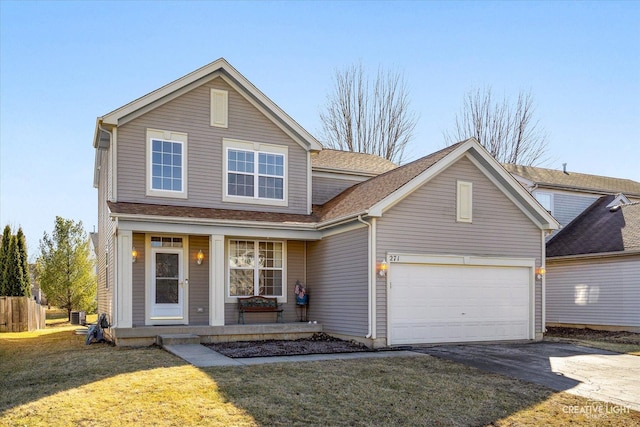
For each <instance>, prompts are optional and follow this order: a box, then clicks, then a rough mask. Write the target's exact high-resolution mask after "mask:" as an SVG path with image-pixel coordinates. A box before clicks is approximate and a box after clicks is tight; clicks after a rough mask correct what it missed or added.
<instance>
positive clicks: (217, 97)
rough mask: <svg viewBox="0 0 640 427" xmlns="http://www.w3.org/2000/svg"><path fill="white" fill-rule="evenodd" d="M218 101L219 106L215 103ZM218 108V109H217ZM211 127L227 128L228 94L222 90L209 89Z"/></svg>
mask: <svg viewBox="0 0 640 427" xmlns="http://www.w3.org/2000/svg"><path fill="white" fill-rule="evenodd" d="M217 101H219V102H220V104H219V103H218V102H217ZM217 107H220V108H217ZM210 124H211V126H213V127H218V128H228V127H229V92H227V91H226V90H222V89H211V123H210Z"/></svg>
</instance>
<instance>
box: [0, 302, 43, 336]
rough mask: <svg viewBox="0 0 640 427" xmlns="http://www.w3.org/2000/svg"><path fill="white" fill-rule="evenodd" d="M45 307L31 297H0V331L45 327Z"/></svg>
mask: <svg viewBox="0 0 640 427" xmlns="http://www.w3.org/2000/svg"><path fill="white" fill-rule="evenodd" d="M45 317H46V315H45V309H44V306H42V305H40V304H38V303H37V302H35V301H34V300H33V299H31V298H29V297H0V332H24V331H35V330H36V329H44V327H45Z"/></svg>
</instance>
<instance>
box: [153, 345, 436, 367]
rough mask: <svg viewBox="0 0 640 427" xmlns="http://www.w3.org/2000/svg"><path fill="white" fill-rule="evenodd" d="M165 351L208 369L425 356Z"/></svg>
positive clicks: (183, 347) (185, 348) (184, 348)
mask: <svg viewBox="0 0 640 427" xmlns="http://www.w3.org/2000/svg"><path fill="white" fill-rule="evenodd" d="M164 349H165V350H167V351H168V352H169V353H171V354H174V355H176V356H178V357H179V358H181V359H183V360H185V361H187V362H189V363H190V364H192V365H193V366H197V367H199V368H208V367H212V366H248V365H261V364H265V363H283V362H315V361H319V360H349V359H365V358H380V357H397V356H403V357H421V356H424V355H423V354H420V353H416V352H413V351H373V352H368V351H365V352H357V353H332V354H307V355H300V356H270V357H247V358H236V359H232V358H230V357H227V356H224V355H222V354H220V353H218V352H215V351H213V350H211V349H210V348H209V347H205V346H203V345H200V344H171V345H165V346H164Z"/></svg>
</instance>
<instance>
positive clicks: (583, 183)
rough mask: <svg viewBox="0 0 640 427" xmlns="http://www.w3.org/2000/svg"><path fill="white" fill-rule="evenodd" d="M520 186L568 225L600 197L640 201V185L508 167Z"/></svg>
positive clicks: (602, 178) (630, 181) (562, 222)
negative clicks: (619, 197) (612, 195)
mask: <svg viewBox="0 0 640 427" xmlns="http://www.w3.org/2000/svg"><path fill="white" fill-rule="evenodd" d="M504 167H505V169H507V170H508V171H509V172H510V173H511V174H512V175H513V176H514V177H515V178H516V179H517V180H518V181H520V183H521V184H522V185H523V186H524V187H525V188H526V189H527V190H528V191H529V192H530V193H531V194H533V195H534V196H535V198H536V199H537V200H538V202H540V204H541V205H542V206H544V208H545V209H546V210H547V211H549V212H550V213H551V214H552V215H553V216H554V218H555V219H556V220H557V221H558V222H559V223H560V226H561V227H564V226H565V225H567V224H569V223H570V222H571V221H573V219H574V218H576V217H577V216H578V215H580V214H581V213H582V212H583V211H584V210H585V209H587V208H588V207H589V206H591V204H592V203H593V202H595V201H596V200H598V198H599V197H601V196H606V195H610V194H618V193H623V194H625V195H626V196H627V197H628V198H629V199H631V200H635V201H640V182H636V181H632V180H630V179H620V178H611V177H607V176H598V175H588V174H583V173H576V172H570V171H567V170H566V167H565V168H564V170H554V169H544V168H538V167H533V166H520V165H512V164H505V165H504Z"/></svg>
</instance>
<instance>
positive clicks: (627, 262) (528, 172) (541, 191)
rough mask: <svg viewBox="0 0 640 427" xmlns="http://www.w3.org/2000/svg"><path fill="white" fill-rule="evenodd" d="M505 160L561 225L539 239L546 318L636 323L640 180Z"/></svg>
mask: <svg viewBox="0 0 640 427" xmlns="http://www.w3.org/2000/svg"><path fill="white" fill-rule="evenodd" d="M505 168H506V169H507V170H508V171H509V172H511V173H512V174H513V175H514V177H515V178H516V179H518V181H520V182H521V183H522V184H523V185H524V186H525V187H526V188H527V189H528V190H529V191H531V192H532V194H533V195H534V196H535V197H536V199H537V200H538V201H539V202H540V203H541V204H542V205H543V206H544V207H545V209H547V210H548V211H549V212H550V213H552V214H553V216H554V217H555V218H556V219H557V220H558V222H559V223H560V225H561V226H562V229H560V230H558V231H557V232H555V233H554V234H553V235H552V236H550V237H548V239H547V240H548V241H547V245H546V258H547V268H546V276H547V280H546V288H547V292H546V296H547V300H546V313H547V316H546V320H547V326H569V327H589V328H592V329H612V330H628V331H636V332H637V331H640V310H639V307H640V204H639V202H640V182H636V181H633V180H629V179H620V178H612V177H605V176H598V175H588V174H582V173H576V172H570V171H567V170H566V165H565V166H564V168H563V170H561V171H560V170H553V169H544V168H537V167H531V166H516V165H505Z"/></svg>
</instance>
